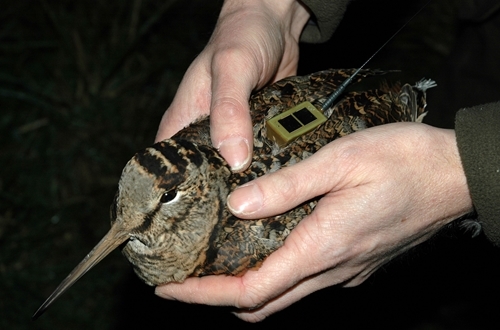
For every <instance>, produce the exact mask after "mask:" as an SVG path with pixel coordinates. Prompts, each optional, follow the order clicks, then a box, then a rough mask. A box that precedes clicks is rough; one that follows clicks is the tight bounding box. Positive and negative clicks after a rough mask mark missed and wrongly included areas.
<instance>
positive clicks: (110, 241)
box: [32, 225, 128, 320]
mask: <svg viewBox="0 0 500 330" xmlns="http://www.w3.org/2000/svg"><path fill="white" fill-rule="evenodd" d="M120 229H121V228H119V226H116V225H115V226H112V227H111V229H110V230H109V231H108V233H107V234H106V235H105V236H104V237H103V238H102V239H101V241H100V242H99V243H98V244H97V245H96V246H95V247H94V248H93V249H92V251H90V253H89V254H87V256H86V257H85V258H84V259H83V260H82V261H81V262H80V263H79V264H78V266H76V267H75V269H73V271H72V272H71V273H70V274H69V275H68V277H66V278H65V279H64V281H62V282H61V284H59V286H58V287H57V288H56V289H55V290H54V292H52V294H51V295H50V296H49V297H48V298H47V300H45V302H44V303H43V304H42V305H41V306H40V308H38V310H37V311H36V312H35V314H33V317H32V319H33V320H36V319H37V318H38V317H39V316H40V315H42V314H43V313H44V312H45V310H46V309H47V308H48V307H49V306H50V305H51V304H52V303H53V302H54V300H56V299H57V298H58V297H59V296H60V295H62V294H63V293H64V292H66V290H68V289H69V288H70V287H71V286H72V285H73V284H75V282H76V281H78V280H79V279H80V277H82V276H83V275H85V273H86V272H88V271H89V270H90V269H91V268H92V267H94V266H95V265H97V264H98V263H99V261H101V260H102V259H104V257H106V256H107V255H108V254H109V253H110V252H111V251H113V250H114V249H116V248H117V247H118V246H119V245H120V244H122V243H123V242H125V241H126V240H127V239H128V235H127V234H126V233H125V232H124V231H123V230H120Z"/></svg>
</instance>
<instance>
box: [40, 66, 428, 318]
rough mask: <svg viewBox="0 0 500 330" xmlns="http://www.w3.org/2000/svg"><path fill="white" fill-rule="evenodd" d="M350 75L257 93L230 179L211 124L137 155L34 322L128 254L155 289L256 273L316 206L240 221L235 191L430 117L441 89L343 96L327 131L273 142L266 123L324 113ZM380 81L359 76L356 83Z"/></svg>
mask: <svg viewBox="0 0 500 330" xmlns="http://www.w3.org/2000/svg"><path fill="white" fill-rule="evenodd" d="M354 71H355V70H351V69H349V70H326V71H321V72H318V73H314V74H311V75H308V76H303V77H291V78H286V79H283V80H281V81H279V82H276V83H274V84H272V85H270V86H268V87H266V88H264V89H262V90H260V91H259V92H257V93H255V94H254V95H253V96H252V97H251V99H250V109H251V115H252V120H253V124H254V127H253V132H254V155H253V161H252V163H251V166H250V168H249V169H247V170H246V171H244V172H241V173H232V172H231V170H230V168H229V166H228V164H227V163H226V162H225V161H224V159H223V158H222V157H221V156H220V154H219V153H218V152H217V150H216V149H215V148H214V147H213V146H212V145H211V141H210V136H209V131H210V128H209V120H208V118H204V119H201V120H199V121H197V122H196V123H193V124H192V125H190V126H189V127H186V128H184V129H183V130H182V131H180V132H179V133H177V134H176V135H175V136H174V137H172V138H171V139H167V140H164V141H162V142H159V143H156V144H154V145H152V146H151V147H149V148H146V149H144V150H142V151H139V152H138V153H137V154H135V156H134V157H133V158H132V159H131V160H130V161H129V162H128V163H127V165H126V166H125V168H124V169H123V173H122V176H121V179H120V181H119V184H118V192H117V193H116V197H115V200H114V202H113V205H112V207H111V229H110V231H109V232H108V233H107V234H106V235H105V236H104V238H103V239H102V240H101V241H100V242H99V243H98V244H97V246H96V247H95V248H94V249H93V250H92V251H91V252H90V253H89V254H88V255H87V256H86V257H85V259H83V261H82V262H81V263H80V264H79V265H78V266H77V267H76V268H75V269H74V270H73V272H71V274H70V275H69V276H68V277H67V278H66V279H65V280H64V281H63V282H62V283H61V284H60V285H59V287H57V289H56V290H55V291H54V293H53V294H52V295H51V296H50V297H49V298H48V299H47V300H46V301H45V303H44V304H43V305H42V306H41V307H40V308H39V310H38V311H37V312H36V313H35V315H34V318H36V317H38V316H39V315H41V314H42V313H43V312H44V311H45V309H46V308H47V307H48V306H49V305H50V304H51V303H52V302H53V301H54V300H55V299H56V298H57V297H58V296H59V295H61V294H62V293H63V292H64V291H65V290H67V289H68V288H69V287H70V286H71V285H72V284H73V283H74V282H76V281H77V280H78V279H79V278H80V277H81V276H83V275H84V274H85V273H86V272H87V271H88V270H89V269H91V268H92V267H93V266H94V265H96V264H97V263H98V262H99V261H101V260H102V259H103V258H104V257H105V256H106V255H108V254H109V253H110V252H111V251H112V250H114V249H115V248H117V247H118V246H120V245H122V244H123V245H124V247H123V254H124V255H125V256H126V257H127V259H128V260H129V261H130V262H131V263H132V265H133V267H134V270H135V272H136V273H137V275H138V276H139V277H140V278H141V279H142V280H144V281H145V282H146V283H147V284H149V285H159V284H162V283H167V282H172V281H175V282H182V281H183V280H184V279H185V278H186V277H189V276H203V275H208V274H232V275H237V274H238V273H241V272H243V271H245V270H246V269H249V268H254V267H257V266H258V265H259V264H260V263H261V262H262V261H263V260H264V259H265V258H266V257H267V256H268V255H269V254H270V253H272V252H273V251H275V250H276V249H278V248H279V247H280V246H281V245H282V244H283V241H284V240H285V239H286V237H287V236H288V234H289V233H290V231H291V230H293V229H294V227H295V226H296V225H297V224H298V223H299V222H300V221H301V220H302V219H303V218H304V217H305V216H306V215H308V214H310V213H311V212H312V211H313V209H314V207H315V205H316V203H317V200H311V201H309V202H307V203H305V204H303V205H300V206H298V207H297V208H295V209H293V210H291V211H289V212H287V213H284V214H282V215H279V216H276V217H271V218H266V219H259V220H253V221H250V220H240V219H238V218H236V217H235V216H233V215H232V214H231V213H230V212H229V211H228V209H227V207H226V198H227V196H228V194H229V193H230V192H231V191H232V190H233V189H235V188H236V187H237V186H238V185H241V184H244V183H246V182H248V181H250V180H252V179H254V178H256V177H259V176H261V175H264V174H265V173H269V172H273V171H276V170H278V169H279V168H281V167H284V166H288V165H292V164H294V163H297V162H299V161H301V160H303V159H305V158H307V157H309V156H310V155H312V154H313V153H315V152H316V151H317V150H318V149H319V148H321V147H322V146H324V145H325V144H327V143H328V142H330V141H332V140H334V139H336V138H339V137H342V136H344V135H347V134H350V133H352V132H355V131H358V130H361V129H364V128H367V127H370V126H375V125H381V124H386V123H391V122H399V121H417V122H419V121H421V120H422V118H423V116H424V115H425V106H426V102H425V91H426V89H427V88H429V87H433V86H434V85H435V84H434V82H433V81H431V80H422V81H420V82H418V83H417V84H416V85H414V86H411V85H409V84H404V85H402V84H395V85H394V86H391V87H389V85H388V84H386V83H383V84H381V85H380V86H378V87H377V88H375V89H371V90H365V91H362V92H360V91H351V92H345V93H344V94H343V95H341V97H340V98H339V99H338V102H337V103H336V104H334V105H333V106H332V107H330V108H328V109H326V111H324V115H325V117H326V118H327V120H326V122H324V123H323V124H321V125H320V126H319V127H317V128H316V129H314V130H313V131H311V132H310V133H307V134H305V135H302V136H300V137H298V138H297V139H296V140H295V141H293V142H291V143H290V144H289V145H287V146H284V147H282V146H279V145H278V144H277V143H276V142H275V141H272V140H270V139H269V138H268V134H267V129H266V121H267V120H268V119H270V118H271V117H274V116H276V115H278V114H280V113H282V112H284V111H286V110H287V109H290V108H292V107H294V106H295V105H297V104H299V103H301V102H304V101H309V102H311V103H312V104H313V105H314V106H315V107H316V108H318V109H321V105H322V103H323V102H324V101H325V99H326V98H327V96H328V95H329V94H331V93H332V92H333V91H335V90H336V88H337V87H338V86H339V85H340V84H341V83H342V82H344V81H345V80H346V78H348V77H349V76H350V75H351V74H352V73H353V72H354ZM384 73H385V72H383V71H378V70H361V71H360V72H359V73H358V74H357V75H356V77H355V78H354V80H353V82H354V83H356V82H359V81H361V80H364V79H366V78H368V77H372V76H378V75H381V74H384ZM318 199H319V198H318Z"/></svg>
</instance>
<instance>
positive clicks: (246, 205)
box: [227, 183, 262, 215]
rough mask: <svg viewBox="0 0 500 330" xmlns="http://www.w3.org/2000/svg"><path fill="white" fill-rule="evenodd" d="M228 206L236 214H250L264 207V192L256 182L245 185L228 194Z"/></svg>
mask: <svg viewBox="0 0 500 330" xmlns="http://www.w3.org/2000/svg"><path fill="white" fill-rule="evenodd" d="M227 206H228V208H229V210H230V211H231V213H233V214H235V215H238V214H240V215H250V214H252V213H255V212H257V211H258V210H260V209H261V208H262V192H261V191H260V188H259V187H258V186H257V185H256V184H253V183H249V184H246V185H243V186H241V187H239V188H236V189H235V190H234V191H233V192H232V193H231V194H230V195H229V196H228V198H227Z"/></svg>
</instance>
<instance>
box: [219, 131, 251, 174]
mask: <svg viewBox="0 0 500 330" xmlns="http://www.w3.org/2000/svg"><path fill="white" fill-rule="evenodd" d="M219 152H220V154H221V155H222V157H224V159H225V160H226V162H228V164H229V166H231V169H232V170H233V171H235V172H237V171H241V170H243V169H244V168H245V167H246V166H247V163H248V162H249V161H250V150H249V147H248V142H247V141H246V140H245V139H243V138H241V137H239V136H234V137H230V138H227V139H225V140H224V141H222V142H221V144H220V145H219Z"/></svg>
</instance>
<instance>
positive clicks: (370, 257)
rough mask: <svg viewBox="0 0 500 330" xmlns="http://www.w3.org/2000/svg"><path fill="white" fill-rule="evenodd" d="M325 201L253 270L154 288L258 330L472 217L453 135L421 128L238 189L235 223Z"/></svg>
mask: <svg viewBox="0 0 500 330" xmlns="http://www.w3.org/2000/svg"><path fill="white" fill-rule="evenodd" d="M316 196H323V197H322V198H321V200H320V201H319V202H318V204H317V206H316V208H315V210H314V211H313V213H312V214H311V215H309V216H308V217H307V218H305V219H304V220H302V221H301V222H300V223H299V225H298V226H297V227H296V228H295V229H294V230H293V231H292V232H291V234H290V235H289V236H288V238H287V239H286V241H285V244H284V245H283V246H282V247H281V248H279V249H278V250H277V251H276V252H274V253H272V254H271V255H270V256H269V257H268V258H267V259H266V260H265V261H264V263H263V264H262V266H261V267H260V268H259V269H258V270H257V271H254V270H250V271H247V272H246V273H245V274H244V275H243V276H242V277H233V276H207V277H201V278H188V279H187V280H186V281H185V282H184V283H182V284H181V283H169V284H166V285H162V286H159V287H157V288H156V293H157V294H158V295H159V296H161V297H164V298H167V299H178V300H181V301H186V302H194V303H203V304H209V305H232V306H236V307H238V308H240V309H239V310H238V311H237V312H236V315H237V316H238V317H240V318H241V319H243V320H246V321H253V322H255V321H260V320H262V319H264V318H265V317H267V316H268V315H270V314H272V313H274V312H276V311H278V310H281V309H283V308H285V307H287V306H289V305H290V304H292V303H294V302H296V301H298V300H299V299H301V298H302V297H304V296H306V295H308V294H310V293H312V292H314V291H316V290H319V289H322V288H324V287H328V286H332V285H337V284H339V285H342V286H346V287H347V286H355V285H358V284H360V283H362V282H363V281H364V280H366V279H367V278H368V277H369V276H370V275H371V274H372V273H373V272H375V271H376V270H377V269H378V268H379V267H381V266H382V265H383V264H385V263H387V262H388V261H389V260H391V259H393V258H394V257H396V256H398V255H400V254H402V253H403V252H405V251H407V250H408V249H410V248H411V247H413V246H415V245H417V244H419V243H421V242H423V241H425V240H426V239H428V238H430V237H431V236H432V235H434V234H435V233H436V232H437V231H439V230H440V229H441V228H442V227H443V226H444V225H446V224H447V223H449V222H451V221H452V220H453V219H456V218H457V217H459V216H461V215H464V214H466V213H468V212H470V211H471V210H472V201H471V199H470V196H469V191H468V187H467V183H466V179H465V175H464V172H463V168H462V165H461V161H460V157H459V154H458V149H457V146H456V140H455V133H454V131H453V130H444V129H438V128H434V127H431V126H427V125H424V124H418V123H396V124H388V125H383V126H377V127H374V128H369V129H366V130H364V131H360V132H357V133H354V134H351V135H348V136H346V137H343V138H341V139H338V140H335V141H333V142H332V143H330V144H328V145H327V146H325V147H324V148H322V149H321V150H319V151H318V152H317V153H315V154H314V155H312V156H311V157H310V158H308V159H306V160H304V161H302V162H300V163H298V164H296V165H293V166H290V167H287V168H283V169H281V170H279V171H277V172H274V173H272V174H268V175H265V176H263V177H261V178H258V179H256V180H254V181H252V182H250V183H249V184H246V185H244V186H242V187H240V188H238V189H236V190H235V191H234V192H233V193H232V194H231V195H230V197H229V201H228V202H229V205H230V207H231V208H232V210H233V212H234V214H235V215H237V216H239V217H241V218H249V219H250V218H252V219H253V218H262V217H268V216H272V215H276V214H279V213H282V212H285V211H287V210H289V209H291V208H293V207H295V206H297V205H299V204H301V203H302V202H304V201H307V200H309V199H311V198H313V197H316Z"/></svg>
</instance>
